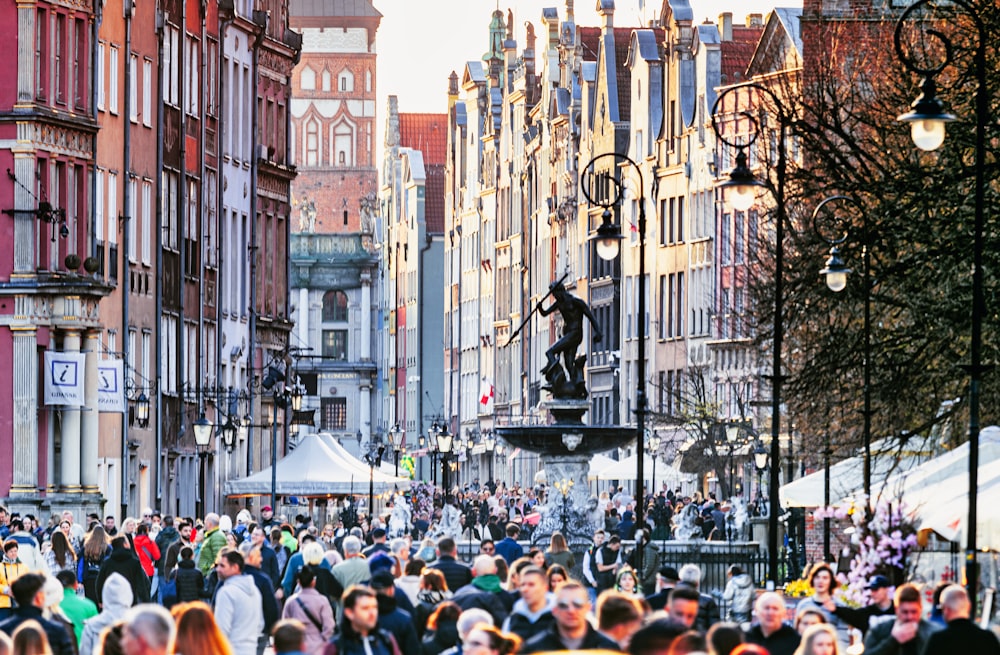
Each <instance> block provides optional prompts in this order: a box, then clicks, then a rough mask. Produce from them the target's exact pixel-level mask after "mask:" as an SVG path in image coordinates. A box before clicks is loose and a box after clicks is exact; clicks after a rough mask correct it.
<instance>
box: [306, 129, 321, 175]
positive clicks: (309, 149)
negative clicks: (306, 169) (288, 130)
mask: <svg viewBox="0 0 1000 655" xmlns="http://www.w3.org/2000/svg"><path fill="white" fill-rule="evenodd" d="M305 136H306V142H305V148H304V150H305V152H306V166H318V165H319V122H318V121H317V120H316V119H310V120H307V121H306V135H305Z"/></svg>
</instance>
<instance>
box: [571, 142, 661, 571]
mask: <svg viewBox="0 0 1000 655" xmlns="http://www.w3.org/2000/svg"><path fill="white" fill-rule="evenodd" d="M607 158H610V159H611V160H612V165H613V166H622V167H624V166H626V165H628V166H632V168H634V169H635V172H636V175H638V177H639V224H638V230H639V279H638V285H637V288H636V294H637V295H638V299H637V300H638V319H637V320H638V337H639V343H638V349H637V353H636V376H637V380H636V389H635V423H636V427H635V432H636V439H635V441H636V464H635V469H636V471H635V477H636V486H635V489H636V500H637V502H636V504H635V524H636V525H639V526H641V525H643V516H642V513H643V511H644V510H645V505H646V495H645V493H644V489H643V470H642V468H643V460H644V459H645V457H644V453H643V451H644V450H645V449H644V443H643V442H644V440H645V437H646V187H645V185H644V184H643V180H642V168H640V167H639V164H637V163H635V162H634V161H633V160H632V159H631V158H630V157H628V156H627V155H623V154H621V153H617V152H605V153H601V154H599V155H597V156H596V157H594V158H593V159H591V160H590V162H588V163H587V165H586V166H585V167H584V169H583V175H589V181H590V182H593V178H594V176H595V171H594V170H593V169H594V166H595V164H596V163H597V162H599V161H601V160H603V159H607ZM588 171H589V173H588ZM597 176H598V178H599V179H601V178H603V182H604V185H602V186H604V187H605V189H606V191H610V193H608V192H605V193H603V194H601V197H600V198H596V199H595V198H594V197H592V195H591V194H592V193H593V191H594V189H593V188H592V187H591V186H590V184H581V185H580V189H581V190H582V191H583V195H584V196H585V197H586V198H587V201H588V202H589V203H590V204H591V205H597V206H599V207H603V208H604V212H603V213H602V214H601V225H600V226H599V227H598V228H597V230H596V231H595V232H594V234H593V236H591V240H592V241H594V244H595V250H596V251H597V256H598V257H600V258H601V259H603V260H605V261H611V260H614V259H615V258H616V257H617V256H618V253H619V251H620V250H621V240H622V231H621V224H620V223H613V222H612V215H611V208H612V207H614V206H616V205H617V206H619V207H620V201H621V200H622V196H623V195H624V193H625V185H624V183H622V182H619V181H618V180H617V179H615V177H614V176H613V175H612V174H611V173H609V172H607V171H605V172H603V173H600V174H597ZM642 558H643V549H642V548H637V549H636V569H637V570H639V571H642V570H643V568H642Z"/></svg>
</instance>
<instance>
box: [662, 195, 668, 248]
mask: <svg viewBox="0 0 1000 655" xmlns="http://www.w3.org/2000/svg"><path fill="white" fill-rule="evenodd" d="M667 220H668V216H667V199H666V198H664V199H663V200H661V201H660V245H661V246H665V245H667V244H668V243H670V242H669V241H667Z"/></svg>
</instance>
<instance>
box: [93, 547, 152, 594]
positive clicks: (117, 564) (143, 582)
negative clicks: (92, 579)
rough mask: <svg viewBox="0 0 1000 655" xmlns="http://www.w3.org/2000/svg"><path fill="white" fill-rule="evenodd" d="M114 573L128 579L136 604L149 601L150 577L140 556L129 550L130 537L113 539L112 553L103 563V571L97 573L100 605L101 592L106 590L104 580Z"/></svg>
mask: <svg viewBox="0 0 1000 655" xmlns="http://www.w3.org/2000/svg"><path fill="white" fill-rule="evenodd" d="M112 573H120V574H121V575H122V577H124V578H125V579H126V580H128V583H129V586H131V587H132V595H133V598H134V603H133V604H134V605H138V604H140V603H148V602H149V578H148V577H147V576H146V572H145V571H143V570H142V564H140V563H139V558H138V557H136V556H135V555H134V554H133V553H132V551H131V550H129V541H128V539H126V538H125V537H123V536H118V537H115V538H114V539H112V540H111V554H110V555H108V557H107V559H105V560H104V563H103V564H101V571H100V573H98V574H97V604H98V605H101V604H102V601H101V593H102V592H103V590H104V581H105V580H107V579H108V576H109V575H111V574H112Z"/></svg>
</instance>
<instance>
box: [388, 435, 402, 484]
mask: <svg viewBox="0 0 1000 655" xmlns="http://www.w3.org/2000/svg"><path fill="white" fill-rule="evenodd" d="M388 434H389V446H390V447H391V448H392V452H393V453H395V455H396V477H397V478H398V477H399V451H400V450H402V448H403V431H402V430H400V429H399V423H397V424H395V425H393V426H392V428H390V429H389V433H388Z"/></svg>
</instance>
